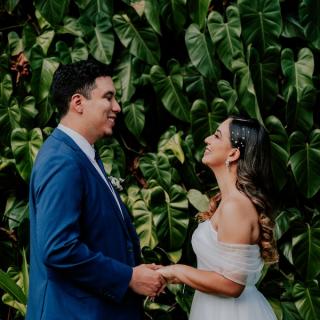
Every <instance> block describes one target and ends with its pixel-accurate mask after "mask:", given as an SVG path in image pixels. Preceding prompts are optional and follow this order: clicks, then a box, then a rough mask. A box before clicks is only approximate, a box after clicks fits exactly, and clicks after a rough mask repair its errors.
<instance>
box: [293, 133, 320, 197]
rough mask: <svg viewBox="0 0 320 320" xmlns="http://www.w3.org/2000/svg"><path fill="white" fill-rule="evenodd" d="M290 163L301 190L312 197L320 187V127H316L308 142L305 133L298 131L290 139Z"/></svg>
mask: <svg viewBox="0 0 320 320" xmlns="http://www.w3.org/2000/svg"><path fill="white" fill-rule="evenodd" d="M289 144H290V152H291V157H290V160H289V162H290V165H291V169H292V172H293V175H294V178H295V180H296V183H297V185H298V187H299V189H300V190H301V192H302V193H303V194H304V195H305V196H306V197H307V198H312V197H313V196H314V195H315V194H316V193H317V192H318V191H319V189H320V184H319V180H320V166H319V163H320V129H315V130H313V131H312V132H311V134H310V136H309V142H306V139H305V136H304V135H303V133H301V132H299V131H296V132H294V133H292V135H291V136H290V139H289Z"/></svg>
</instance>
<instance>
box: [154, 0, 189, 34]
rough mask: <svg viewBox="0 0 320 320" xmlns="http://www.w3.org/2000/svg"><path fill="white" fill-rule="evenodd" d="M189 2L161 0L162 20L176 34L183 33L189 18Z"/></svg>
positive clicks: (184, 0)
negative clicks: (187, 6)
mask: <svg viewBox="0 0 320 320" xmlns="http://www.w3.org/2000/svg"><path fill="white" fill-rule="evenodd" d="M186 3H187V0H170V1H168V0H160V12H161V16H162V19H163V20H164V21H165V22H166V25H167V26H168V28H170V29H172V30H174V31H175V32H178V33H179V32H180V31H182V28H183V26H184V24H185V21H186V17H187V12H186V11H187V8H186Z"/></svg>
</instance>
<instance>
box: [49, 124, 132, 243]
mask: <svg viewBox="0 0 320 320" xmlns="http://www.w3.org/2000/svg"><path fill="white" fill-rule="evenodd" d="M52 136H53V137H55V138H56V139H58V140H61V141H62V142H64V143H66V144H67V145H68V146H70V147H71V148H72V149H73V150H74V151H75V153H76V156H77V158H80V159H81V162H82V163H83V164H84V165H85V167H86V168H87V169H88V170H90V172H91V173H92V174H93V175H94V176H95V177H96V179H97V181H98V183H100V184H101V187H103V188H104V189H105V190H106V191H107V192H108V194H109V197H110V202H111V203H112V206H113V208H114V211H115V212H116V216H117V218H118V220H119V222H120V224H121V225H122V227H123V230H124V232H125V233H126V235H127V236H128V238H131V237H130V235H129V232H128V227H127V225H126V222H125V220H124V218H123V217H122V214H121V212H120V210H119V207H118V205H117V203H116V200H115V199H114V196H113V194H112V192H111V190H110V189H109V187H108V186H107V184H106V182H105V181H104V180H103V178H102V177H101V176H100V174H99V173H98V171H97V170H96V168H95V167H94V166H93V164H92V163H91V161H90V160H89V159H88V157H87V156H86V154H85V153H84V152H83V151H82V150H81V149H80V148H79V146H78V145H77V144H76V143H75V142H74V141H73V140H72V139H71V138H70V137H69V136H68V135H67V134H65V133H64V132H63V131H61V130H59V129H57V128H56V129H55V130H54V131H53V132H52ZM119 198H120V197H118V200H119V201H120V206H121V208H123V206H122V200H121V198H120V199H119ZM125 214H127V212H126V211H123V215H125Z"/></svg>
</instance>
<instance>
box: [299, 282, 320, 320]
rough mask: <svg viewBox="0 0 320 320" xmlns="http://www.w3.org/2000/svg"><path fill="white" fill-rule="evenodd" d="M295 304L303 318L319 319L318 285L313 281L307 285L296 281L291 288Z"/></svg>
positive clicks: (308, 319)
mask: <svg viewBox="0 0 320 320" xmlns="http://www.w3.org/2000/svg"><path fill="white" fill-rule="evenodd" d="M293 295H294V298H295V299H297V300H296V301H295V305H296V307H297V309H298V311H299V314H300V316H301V317H302V319H303V320H319V319H320V290H319V285H318V283H316V282H315V281H313V282H311V283H310V284H309V286H304V285H302V284H300V283H297V284H296V285H295V286H294V289H293Z"/></svg>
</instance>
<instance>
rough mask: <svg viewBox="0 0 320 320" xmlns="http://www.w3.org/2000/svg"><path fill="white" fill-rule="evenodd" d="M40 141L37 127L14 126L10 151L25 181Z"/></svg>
mask: <svg viewBox="0 0 320 320" xmlns="http://www.w3.org/2000/svg"><path fill="white" fill-rule="evenodd" d="M42 142H43V138H42V133H41V130H40V129H39V128H35V129H32V130H30V131H28V130H26V129H24V128H16V129H14V130H13V131H12V134H11V148H12V152H13V155H14V158H15V160H16V167H17V169H18V172H19V173H20V175H21V177H22V178H23V179H24V180H25V181H29V178H30V174H31V169H32V166H33V162H34V160H35V158H36V155H37V153H38V151H39V149H40V147H41V145H42Z"/></svg>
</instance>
